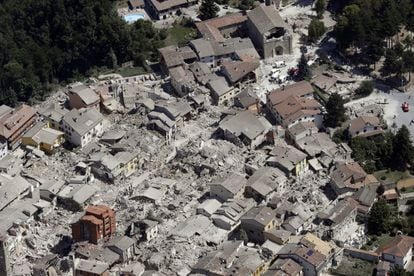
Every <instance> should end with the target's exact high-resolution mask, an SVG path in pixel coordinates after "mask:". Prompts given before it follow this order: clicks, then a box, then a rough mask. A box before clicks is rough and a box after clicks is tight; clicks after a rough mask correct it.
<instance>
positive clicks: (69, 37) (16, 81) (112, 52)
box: [0, 0, 163, 105]
mask: <svg viewBox="0 0 414 276" xmlns="http://www.w3.org/2000/svg"><path fill="white" fill-rule="evenodd" d="M114 4H115V3H114V1H112V0H100V1H94V0H82V1H78V0H76V1H71V0H43V1H36V0H25V1H13V0H3V1H1V4H0V26H1V31H0V104H9V105H14V104H15V103H16V102H18V101H25V102H31V101H34V100H42V99H44V98H45V96H46V95H47V93H48V92H50V90H51V87H52V85H53V84H56V83H59V82H63V83H66V82H70V81H72V80H74V79H78V78H82V77H84V76H88V75H90V74H91V73H92V72H96V69H97V68H100V67H106V68H116V67H117V65H118V64H122V63H123V62H126V61H129V60H131V59H133V60H136V62H137V63H138V64H137V65H140V64H139V63H142V62H143V61H144V60H145V59H156V58H157V57H158V53H157V48H159V47H162V45H163V41H162V38H161V36H160V32H159V31H158V30H156V29H154V28H153V26H152V23H151V22H148V21H143V20H139V21H138V22H136V23H134V24H127V23H126V22H125V21H124V20H123V19H122V18H121V17H120V16H118V15H117V14H116V11H115V6H114Z"/></svg>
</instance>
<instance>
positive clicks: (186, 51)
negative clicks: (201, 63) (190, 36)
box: [158, 46, 197, 68]
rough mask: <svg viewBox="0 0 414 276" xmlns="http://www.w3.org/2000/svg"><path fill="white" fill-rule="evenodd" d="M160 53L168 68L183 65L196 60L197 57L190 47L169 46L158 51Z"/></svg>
mask: <svg viewBox="0 0 414 276" xmlns="http://www.w3.org/2000/svg"><path fill="white" fill-rule="evenodd" d="M158 51H159V52H160V55H161V57H162V58H163V59H164V62H165V65H166V66H167V67H168V68H170V67H174V66H178V65H182V64H184V61H185V60H186V59H195V58H196V57H197V55H196V53H194V51H193V50H192V49H191V48H190V47H188V46H184V47H181V48H178V47H176V46H167V47H164V48H160V49H158Z"/></svg>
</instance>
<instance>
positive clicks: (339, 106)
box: [325, 93, 346, 127]
mask: <svg viewBox="0 0 414 276" xmlns="http://www.w3.org/2000/svg"><path fill="white" fill-rule="evenodd" d="M325 108H326V112H327V114H326V115H325V126H327V127H337V126H339V125H340V124H341V123H342V122H344V121H345V119H346V116H345V107H344V100H343V99H342V97H341V96H340V95H339V94H337V93H334V94H332V95H331V96H330V97H329V99H328V102H327V103H326V106H325Z"/></svg>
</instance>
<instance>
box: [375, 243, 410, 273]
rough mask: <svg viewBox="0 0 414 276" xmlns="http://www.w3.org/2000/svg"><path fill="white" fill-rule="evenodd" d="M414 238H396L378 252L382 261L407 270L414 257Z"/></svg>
mask: <svg viewBox="0 0 414 276" xmlns="http://www.w3.org/2000/svg"><path fill="white" fill-rule="evenodd" d="M413 245H414V237H409V236H405V235H399V236H396V237H395V238H394V239H393V240H391V241H390V242H389V243H388V244H386V245H385V246H383V247H381V248H379V249H378V250H377V252H378V253H380V254H382V259H383V260H384V261H388V262H390V263H393V264H395V265H396V266H398V267H401V268H407V267H408V266H409V265H410V264H411V262H412V257H413Z"/></svg>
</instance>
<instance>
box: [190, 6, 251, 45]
mask: <svg viewBox="0 0 414 276" xmlns="http://www.w3.org/2000/svg"><path fill="white" fill-rule="evenodd" d="M246 21H247V16H246V15H244V14H243V13H234V14H228V15H225V16H221V17H216V18H212V19H208V20H204V21H201V22H197V23H195V25H196V27H197V31H198V33H199V35H200V36H201V37H204V38H206V39H209V40H214V41H221V42H222V41H225V40H226V39H228V38H231V37H236V36H240V37H241V36H243V34H245V32H246Z"/></svg>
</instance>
